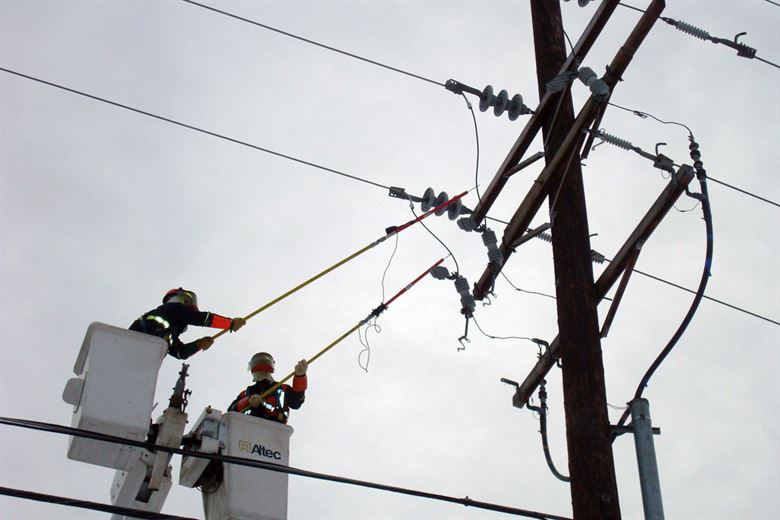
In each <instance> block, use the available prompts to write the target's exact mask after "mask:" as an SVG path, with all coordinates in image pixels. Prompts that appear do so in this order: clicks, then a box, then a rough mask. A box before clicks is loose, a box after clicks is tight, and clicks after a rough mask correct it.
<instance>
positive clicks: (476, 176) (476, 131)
mask: <svg viewBox="0 0 780 520" xmlns="http://www.w3.org/2000/svg"><path fill="white" fill-rule="evenodd" d="M460 95H461V96H463V100H464V101H465V102H466V107H468V109H469V111H470V112H471V119H473V120H474V138H475V139H476V143H477V161H476V167H475V168H474V190H476V192H477V200H478V201H479V203H480V205H481V204H482V195H481V194H480V193H479V128H478V127H477V116H476V114H474V107H472V106H471V101H469V100H468V98H467V97H466V94H464V93H463V92H461V93H460ZM485 218H487V215H486V216H485Z"/></svg>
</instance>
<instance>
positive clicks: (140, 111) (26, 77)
mask: <svg viewBox="0 0 780 520" xmlns="http://www.w3.org/2000/svg"><path fill="white" fill-rule="evenodd" d="M0 71H3V72H6V73H8V74H13V75H15V76H19V77H22V78H25V79H28V80H31V81H35V82H38V83H41V84H43V85H48V86H50V87H54V88H58V89H61V90H64V91H66V92H70V93H73V94H78V95H80V96H83V97H86V98H89V99H92V100H95V101H100V102H102V103H106V104H109V105H113V106H116V107H119V108H123V109H125V110H129V111H131V112H136V113H138V114H142V115H145V116H148V117H152V118H154V119H159V120H161V121H165V122H167V123H171V124H174V125H178V126H182V127H184V128H188V129H190V130H195V131H196V132H201V133H203V134H206V135H210V136H212V137H217V138H219V139H224V140H226V141H230V142H233V143H236V144H240V145H243V146H247V147H249V148H253V149H256V150H259V151H262V152H266V153H269V154H271V155H275V156H278V157H282V158H285V159H289V160H291V161H295V162H298V163H301V164H305V165H307V166H311V167H313V168H318V169H321V170H324V171H327V172H331V173H335V174H337V175H341V176H343V177H346V178H349V179H353V180H356V181H360V182H363V183H365V184H369V185H372V186H376V187H379V188H382V189H385V190H389V189H390V187H389V186H385V185H383V184H380V183H377V182H374V181H371V180H368V179H364V178H361V177H357V176H355V175H350V174H347V173H344V172H340V171H338V170H334V169H331V168H327V167H325V166H321V165H318V164H315V163H312V162H309V161H304V160H302V159H297V158H295V157H291V156H288V155H284V154H281V153H279V152H275V151H272V150H269V149H266V148H262V147H259V146H256V145H253V144H250V143H246V142H243V141H239V140H237V139H233V138H231V137H227V136H223V135H220V134H218V133H216V132H211V131H209V130H204V129H201V128H198V127H195V126H192V125H188V124H186V123H182V122H179V121H176V120H173V119H169V118H167V117H163V116H160V115H157V114H153V113H151V112H147V111H144V110H140V109H137V108H133V107H130V106H128V105H123V104H121V103H117V102H115V101H111V100H108V99H104V98H101V97H98V96H95V95H92V94H88V93H86V92H82V91H79V90H76V89H72V88H69V87H65V86H63V85H59V84H57V83H53V82H50V81H46V80H43V79H40V78H36V77H34V76H29V75H27V74H23V73H21V72H17V71H15V70H11V69H7V68H4V67H0ZM709 179H710V180H713V182H718V181H715V180H714V179H712V177H710V178H709ZM768 202H771V201H768ZM773 204H776V203H773ZM486 218H488V219H490V220H493V221H495V222H498V223H500V224H504V225H508V224H509V223H508V222H506V221H504V220H499V219H497V218H493V217H486ZM426 229H428V228H427V226H426ZM428 231H429V232H430V230H428ZM437 240H438V238H437ZM454 259H455V258H454V257H453V260H454ZM456 265H457V262H456ZM635 272H637V273H639V274H641V275H643V276H647V277H649V278H652V279H654V280H657V281H659V282H663V283H665V284H668V285H671V286H673V287H677V288H678V289H682V290H684V291H688V292H691V293H692V292H694V291H691V290H690V289H687V288H685V287H682V286H679V285H677V284H674V283H672V282H669V281H667V280H664V279H662V278H658V277H656V276H653V275H650V274H647V273H643V272H641V271H639V270H638V269H637V270H635ZM704 299H707V300H711V301H714V302H716V303H720V304H721V305H725V306H726V307H730V308H732V309H734V310H738V311H740V312H744V313H745V314H749V315H751V316H753V317H756V318H759V319H762V320H765V321H768V322H770V323H773V324H775V325H780V322H777V321H775V320H772V319H770V318H766V317H764V316H761V315H759V314H756V313H753V312H750V311H747V310H745V309H742V308H740V307H737V306H735V305H732V304H729V303H726V302H723V301H720V300H716V299H715V298H710V297H708V296H704Z"/></svg>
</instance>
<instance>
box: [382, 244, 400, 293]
mask: <svg viewBox="0 0 780 520" xmlns="http://www.w3.org/2000/svg"><path fill="white" fill-rule="evenodd" d="M396 251H398V235H396V236H395V244H394V245H393V252H392V253H390V259H389V260H388V261H387V266H386V267H385V271H384V272H383V273H382V301H385V277H386V276H387V271H388V270H389V269H390V264H392V263H393V258H394V257H395V253H396Z"/></svg>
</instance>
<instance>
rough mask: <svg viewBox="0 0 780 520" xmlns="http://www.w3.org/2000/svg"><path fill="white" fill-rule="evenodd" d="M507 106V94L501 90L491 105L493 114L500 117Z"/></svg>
mask: <svg viewBox="0 0 780 520" xmlns="http://www.w3.org/2000/svg"><path fill="white" fill-rule="evenodd" d="M508 106H509V92H507V91H506V90H502V91H501V92H499V93H498V96H496V103H495V105H493V114H495V115H497V116H500V115H501V114H503V113H504V111H505V110H506V109H507V107H508Z"/></svg>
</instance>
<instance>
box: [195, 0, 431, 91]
mask: <svg viewBox="0 0 780 520" xmlns="http://www.w3.org/2000/svg"><path fill="white" fill-rule="evenodd" d="M182 1H183V2H186V3H188V4H191V5H195V6H198V7H202V8H203V9H208V10H209V11H213V12H215V13H219V14H221V15H224V16H229V17H230V18H234V19H236V20H241V21H242V22H246V23H250V24H252V25H255V26H257V27H262V28H263V29H268V30H269V31H273V32H275V33H278V34H282V35H284V36H289V37H290V38H295V39H296V40H299V41H302V42H305V43H308V44H311V45H315V46H317V47H320V48H323V49H326V50H329V51H333V52H337V53H339V54H343V55H344V56H349V57H350V58H354V59H356V60H360V61H363V62H366V63H370V64H372V65H377V66H379V67H382V68H385V69H388V70H392V71H394V72H398V73H400V74H405V75H406V76H410V77H412V78H416V79H419V80H422V81H426V82H428V83H433V84H434V85H439V86H440V87H443V86H445V85H444V83H442V82H440V81H436V80H432V79H430V78H426V77H424V76H420V75H418V74H412V73H411V72H408V71H405V70H403V69H399V68H397V67H391V66H390V65H385V64H384V63H381V62H378V61H374V60H370V59H368V58H364V57H362V56H358V55H357V54H353V53H351V52H347V51H342V50H341V49H337V48H335V47H331V46H330V45H324V44H322V43H319V42H316V41H314V40H310V39H308V38H303V37H301V36H298V35H295V34H292V33H289V32H287V31H282V30H281V29H277V28H275V27H271V26H270V25H266V24H262V23H260V22H256V21H254V20H250V19H249V18H244V17H242V16H238V15H235V14H232V13H229V12H227V11H222V10H221V9H217V8H215V7H210V6H208V5H205V4H201V3H198V2H194V1H193V0H182Z"/></svg>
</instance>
